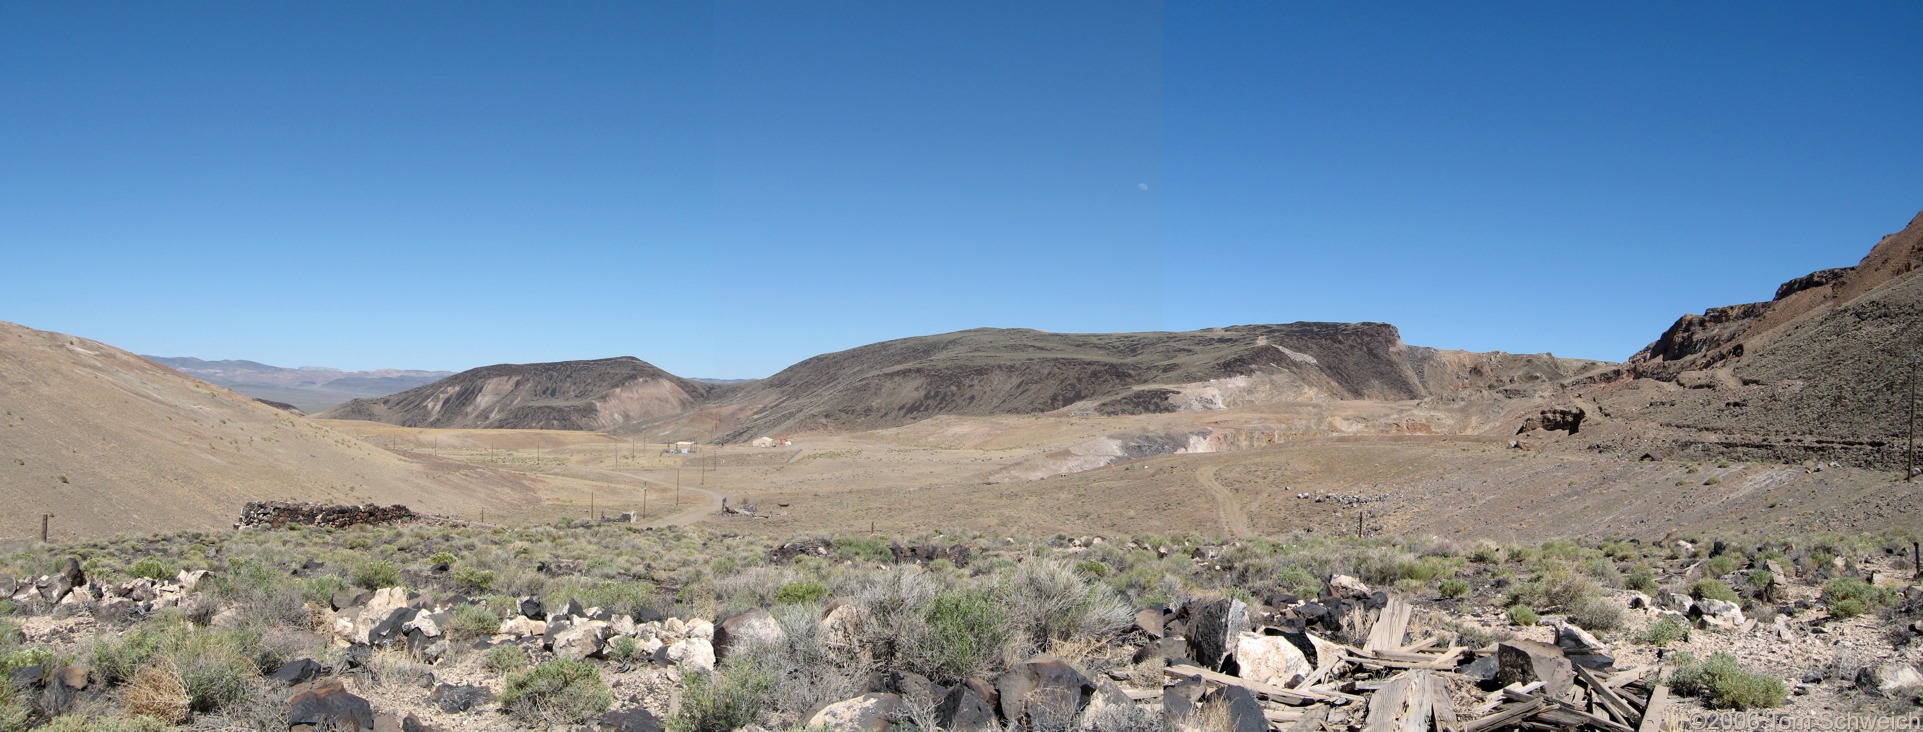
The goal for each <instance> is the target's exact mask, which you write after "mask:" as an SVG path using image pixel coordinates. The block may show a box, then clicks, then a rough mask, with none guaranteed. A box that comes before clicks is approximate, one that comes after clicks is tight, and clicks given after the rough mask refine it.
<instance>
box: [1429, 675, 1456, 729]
mask: <svg viewBox="0 0 1923 732" xmlns="http://www.w3.org/2000/svg"><path fill="white" fill-rule="evenodd" d="M1429 708H1430V710H1431V711H1432V712H1433V713H1434V716H1435V720H1436V732H1460V730H1461V729H1462V725H1461V724H1460V723H1458V722H1456V703H1455V701H1454V700H1452V699H1450V698H1449V682H1447V681H1444V680H1443V679H1442V677H1440V676H1436V675H1433V674H1431V675H1430V676H1429Z"/></svg>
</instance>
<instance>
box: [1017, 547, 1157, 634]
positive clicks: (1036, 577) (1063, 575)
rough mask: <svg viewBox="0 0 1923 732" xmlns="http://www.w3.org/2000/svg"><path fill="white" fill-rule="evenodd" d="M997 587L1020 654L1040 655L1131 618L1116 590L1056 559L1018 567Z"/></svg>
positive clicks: (1132, 613)
mask: <svg viewBox="0 0 1923 732" xmlns="http://www.w3.org/2000/svg"><path fill="white" fill-rule="evenodd" d="M998 590H999V591H998V594H999V595H1000V597H999V600H1000V603H1001V606H1002V607H1003V608H1005V611H1006V613H1007V616H1008V621H1009V624H1010V627H1012V628H1013V629H1014V630H1015V631H1016V633H1017V638H1016V640H1017V642H1018V643H1021V644H1023V645H1024V647H1023V648H1022V649H1021V650H1022V651H1023V652H1024V653H1041V652H1043V651H1046V650H1047V649H1048V648H1049V646H1050V645H1051V644H1053V643H1056V642H1060V641H1067V640H1073V639H1079V638H1088V637H1095V636H1100V635H1102V634H1105V633H1109V632H1112V631H1115V630H1119V629H1121V628H1124V627H1127V626H1128V624H1129V622H1130V621H1132V620H1133V619H1134V617H1135V611H1134V610H1133V609H1131V608H1129V606H1128V604H1127V603H1126V602H1123V601H1122V598H1121V597H1120V596H1118V595H1116V594H1115V590H1114V589H1112V588H1110V587H1109V586H1108V585H1106V584H1101V583H1097V582H1087V581H1084V580H1083V579H1082V578H1081V577H1080V576H1079V575H1077V574H1076V573H1075V571H1074V570H1073V569H1070V568H1069V567H1068V566H1066V565H1064V564H1062V563H1059V562H1054V561H1046V560H1044V561H1031V562H1028V563H1026V564H1023V565H1021V566H1019V567H1016V568H1015V569H1013V570H1011V571H1009V572H1008V573H1007V574H1006V575H1005V576H1004V577H1003V578H1002V581H1001V583H1000V585H999V588H998Z"/></svg>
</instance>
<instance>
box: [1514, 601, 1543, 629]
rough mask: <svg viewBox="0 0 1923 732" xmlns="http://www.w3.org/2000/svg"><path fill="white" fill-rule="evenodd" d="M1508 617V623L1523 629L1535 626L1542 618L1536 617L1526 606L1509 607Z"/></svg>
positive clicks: (1531, 609) (1534, 612) (1532, 610)
mask: <svg viewBox="0 0 1923 732" xmlns="http://www.w3.org/2000/svg"><path fill="white" fill-rule="evenodd" d="M1508 615H1509V622H1511V623H1515V624H1517V625H1521V626H1525V627H1526V626H1531V625H1535V624H1536V621H1538V620H1541V619H1542V617H1541V616H1539V615H1537V614H1536V611H1535V610H1534V609H1533V608H1530V607H1529V606H1528V605H1510V606H1509V610H1508Z"/></svg>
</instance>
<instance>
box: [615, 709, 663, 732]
mask: <svg viewBox="0 0 1923 732" xmlns="http://www.w3.org/2000/svg"><path fill="white" fill-rule="evenodd" d="M601 729H602V730H603V731H604V732H662V730H663V727H662V726H661V719H660V718H659V717H656V716H654V713H653V712H650V711H648V710H646V709H642V708H641V707H634V708H631V709H623V710H620V711H616V712H608V713H607V715H605V716H603V717H601Z"/></svg>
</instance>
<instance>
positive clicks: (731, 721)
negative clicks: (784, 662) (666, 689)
mask: <svg viewBox="0 0 1923 732" xmlns="http://www.w3.org/2000/svg"><path fill="white" fill-rule="evenodd" d="M686 684H687V685H686V688H684V689H683V690H682V692H681V710H680V711H679V712H678V713H676V714H675V715H674V716H672V717H669V718H668V729H669V730H671V732H734V730H737V729H741V728H742V727H746V726H748V725H750V724H753V723H754V721H755V715H756V714H759V713H760V712H761V705H762V703H763V702H765V701H767V698H768V694H769V692H770V691H772V690H773V689H774V687H775V678H774V676H773V675H772V674H769V673H768V672H767V671H765V670H763V669H761V668H759V667H757V666H753V665H745V666H740V667H732V668H728V669H724V670H721V671H717V672H716V673H714V674H712V675H707V674H691V675H689V676H688V677H687V682H686Z"/></svg>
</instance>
